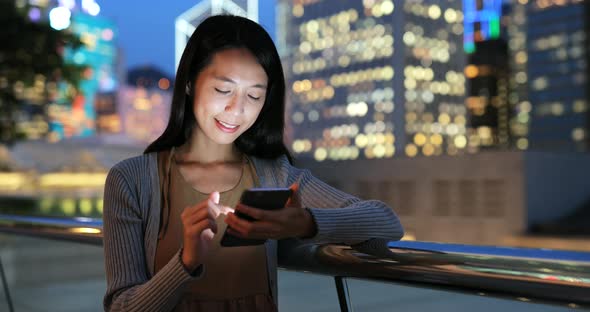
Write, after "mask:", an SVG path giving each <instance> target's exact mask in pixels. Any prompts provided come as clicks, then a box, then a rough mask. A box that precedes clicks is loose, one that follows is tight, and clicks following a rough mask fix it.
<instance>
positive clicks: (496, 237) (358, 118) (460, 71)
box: [0, 0, 590, 311]
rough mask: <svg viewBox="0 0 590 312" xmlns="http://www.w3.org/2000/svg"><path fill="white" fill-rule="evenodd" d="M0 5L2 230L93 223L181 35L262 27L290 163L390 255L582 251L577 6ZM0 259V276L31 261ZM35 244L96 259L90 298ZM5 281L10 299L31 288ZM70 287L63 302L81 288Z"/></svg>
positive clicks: (154, 101) (387, 1)
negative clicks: (380, 211)
mask: <svg viewBox="0 0 590 312" xmlns="http://www.w3.org/2000/svg"><path fill="white" fill-rule="evenodd" d="M0 6H1V8H0V23H1V26H2V27H0V42H1V44H0V214H22V215H39V216H56V217H59V216H61V217H83V218H101V216H102V206H103V202H102V192H103V185H104V181H105V178H106V174H107V172H108V170H109V168H110V167H111V166H113V165H114V164H115V163H117V162H118V161H120V160H122V159H125V158H128V157H132V156H134V155H138V154H140V153H142V151H143V149H144V148H145V147H146V146H147V145H148V144H149V143H150V142H151V141H152V140H154V139H155V138H156V137H158V136H159V135H160V134H161V132H162V131H163V130H164V128H165V126H166V124H167V121H168V115H169V111H170V102H171V97H172V87H173V85H174V76H175V67H176V65H177V64H178V62H179V59H180V55H181V53H182V51H183V49H184V46H185V44H186V42H187V40H188V37H189V36H190V35H191V34H192V32H193V31H194V29H195V26H196V25H198V24H199V22H200V21H202V20H203V19H204V18H206V17H207V16H209V15H212V14H221V13H230V14H236V15H242V16H247V17H248V18H250V19H252V20H255V21H257V22H259V23H260V24H261V25H262V26H263V27H264V28H265V29H266V30H267V31H268V32H269V33H270V35H271V36H272V38H273V40H274V41H275V43H276V45H277V47H278V49H279V53H280V55H281V57H282V60H283V67H284V70H285V75H286V78H287V82H288V83H287V89H288V90H287V116H286V120H287V129H286V140H287V143H288V146H289V148H290V149H291V151H292V152H293V154H294V155H295V157H296V165H297V166H299V167H306V168H310V169H311V170H312V172H313V173H314V175H316V176H318V177H319V178H321V179H323V180H324V181H326V182H328V183H329V184H331V185H332V186H334V187H337V188H339V189H342V190H344V191H346V192H349V193H352V194H355V195H358V196H360V197H362V198H367V199H369V198H371V199H380V200H383V201H385V202H387V203H388V204H390V205H391V206H392V207H393V208H394V210H395V211H396V213H397V214H398V215H399V216H400V218H401V220H402V223H403V224H404V226H405V229H406V236H405V237H404V240H419V241H433V242H435V241H439V242H446V243H464V244H481V245H503V246H518V247H533V248H549V249H566V250H576V251H590V240H589V238H590V182H589V178H588V177H589V176H590V153H589V152H590V136H589V129H590V112H589V107H588V101H589V90H590V89H589V83H590V82H589V77H590V76H589V75H590V68H589V66H588V65H589V61H590V53H589V52H590V51H589V47H590V43H589V40H588V35H589V34H590V24H589V22H588V21H589V20H590V19H589V17H590V4H588V3H587V2H585V1H582V0H505V1H502V0H463V1H460V0H450V1H430V0H414V1H401V0H339V1H335V0H290V1H286V0H268V1H267V0H241V1H240V0H235V1H229V0H225V1H224V0H203V1H174V2H166V3H165V2H163V1H160V2H149V3H146V2H144V1H139V0H130V1H115V0H59V1H57V0H2V1H0ZM0 243H2V244H3V246H8V247H10V248H8V247H6V248H5V247H3V248H2V249H0V257H1V258H2V259H3V260H4V261H5V262H7V263H9V264H8V265H7V264H6V263H5V265H7V266H10V264H12V265H13V268H16V267H17V264H18V265H21V264H22V263H26V261H28V260H26V259H31V257H32V258H34V256H32V255H34V254H35V253H36V252H39V246H41V245H43V244H45V243H43V244H40V241H39V240H34V239H33V240H27V239H15V238H11V237H9V236H0ZM47 246H50V247H47V249H51V250H56V252H55V259H54V261H55V263H60V264H63V262H68V261H71V259H73V258H76V259H78V258H84V257H87V258H84V259H87V260H89V261H91V262H92V261H94V262H95V263H94V265H87V266H85V269H84V270H87V272H90V273H88V274H91V275H92V274H95V275H96V276H99V277H98V278H97V279H96V281H95V284H92V282H89V283H90V284H88V285H86V284H84V285H86V286H87V287H90V289H96V288H99V289H100V288H101V287H103V286H104V285H103V283H104V282H103V280H102V278H103V277H102V274H104V272H103V268H102V259H100V258H101V257H102V254H101V253H100V252H97V251H96V249H92V248H90V247H88V248H89V250H88V251H86V250H85V249H84V248H80V249H76V250H75V251H72V248H71V246H66V245H64V246H62V247H63V248H61V249H60V248H59V247H55V246H54V245H47ZM66 251H67V252H66ZM72 257H73V258H72ZM6 259H7V260H6ZM23 261H24V262H23ZM29 261H32V260H29ZM87 262H88V261H87ZM28 265H29V266H28V267H30V266H31V265H33V264H31V263H29V264H28ZM88 268H91V269H88ZM56 270H57V271H50V272H54V273H55V275H56V276H62V277H63V276H64V275H63V274H66V273H67V272H68V271H69V270H67V269H64V268H62V269H61V271H60V270H59V269H56ZM88 270H89V271H88ZM17 271H18V270H17V269H13V273H11V271H10V268H9V269H8V275H9V277H11V275H10V274H12V277H11V278H12V281H13V282H15V283H24V285H26V284H27V281H28V279H27V278H30V279H31V281H33V280H35V278H38V277H36V276H35V274H34V272H30V274H31V276H30V277H27V273H22V272H21V273H18V274H17V273H14V272H17ZM21 271H22V270H21ZM25 271H26V270H25ZM74 271H75V270H74ZM72 274H73V275H72V276H74V277H75V276H79V275H80V274H79V273H75V274H74V273H72ZM95 275H92V276H95ZM17 276H18V278H17ZM33 276H35V277H33ZM74 277H73V278H74ZM49 279H50V278H48V280H49ZM74 279H75V278H74ZM80 280H84V281H88V279H87V278H80ZM72 285H74V286H71V289H70V290H67V288H66V290H60V292H63V291H66V292H67V291H74V290H76V289H77V290H78V291H80V290H81V289H84V286H81V284H72ZM55 291H56V290H55V289H54V290H52V291H49V292H48V293H43V294H45V295H47V296H52V295H53V292H55ZM23 296H25V294H24V293H23ZM39 296H42V295H41V294H40V295H39ZM31 309H32V308H31ZM24 310H26V309H24ZM32 310H34V309H32ZM75 310H78V309H75V308H74V309H73V311H75ZM328 310H330V309H328Z"/></svg>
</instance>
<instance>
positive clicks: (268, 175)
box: [250, 155, 302, 186]
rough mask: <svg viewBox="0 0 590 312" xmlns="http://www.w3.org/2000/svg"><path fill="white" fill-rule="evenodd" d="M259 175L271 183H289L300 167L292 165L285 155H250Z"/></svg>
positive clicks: (299, 170)
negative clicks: (266, 156)
mask: <svg viewBox="0 0 590 312" xmlns="http://www.w3.org/2000/svg"><path fill="white" fill-rule="evenodd" d="M250 158H251V159H252V161H253V162H254V165H255V167H256V170H257V172H258V174H259V176H262V177H263V178H264V180H265V181H267V182H268V183H270V184H271V185H279V186H280V185H289V184H290V183H291V182H292V180H294V177H296V176H298V175H299V174H300V173H301V171H302V170H301V169H298V168H296V167H294V166H293V165H292V164H291V163H290V162H289V159H288V158H287V156H286V155H281V156H279V157H276V158H260V157H252V156H250Z"/></svg>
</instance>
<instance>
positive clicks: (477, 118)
mask: <svg viewBox="0 0 590 312" xmlns="http://www.w3.org/2000/svg"><path fill="white" fill-rule="evenodd" d="M463 12H464V14H465V19H464V22H463V23H464V26H465V32H464V35H463V38H464V42H463V47H464V50H465V52H466V53H467V54H468V63H469V64H468V65H467V66H466V67H465V72H464V73H465V76H466V78H467V99H466V101H465V105H466V107H467V111H468V118H467V119H468V125H467V133H468V145H469V148H470V150H472V151H477V150H479V149H481V148H497V147H503V148H509V147H510V127H509V119H510V116H511V108H510V105H509V103H508V93H509V89H508V79H509V76H510V69H509V66H508V44H507V40H506V38H507V32H506V27H505V26H506V21H507V19H506V18H504V16H505V15H506V14H509V7H508V6H502V1H501V0H483V1H481V0H480V1H477V0H464V1H463Z"/></svg>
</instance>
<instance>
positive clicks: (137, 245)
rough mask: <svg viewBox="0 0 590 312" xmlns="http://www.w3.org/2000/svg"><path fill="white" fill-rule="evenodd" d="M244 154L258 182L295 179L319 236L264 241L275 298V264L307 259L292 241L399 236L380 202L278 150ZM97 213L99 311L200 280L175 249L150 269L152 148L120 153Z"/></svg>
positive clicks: (153, 305) (133, 304)
mask: <svg viewBox="0 0 590 312" xmlns="http://www.w3.org/2000/svg"><path fill="white" fill-rule="evenodd" d="M250 159H251V160H252V162H253V164H254V168H255V169H256V174H257V176H258V179H259V182H260V185H261V186H262V187H286V186H289V185H291V184H292V183H293V182H295V181H299V192H300V195H301V202H302V205H303V206H304V207H309V208H310V212H311V214H312V215H313V218H314V220H315V222H316V225H317V235H315V236H314V237H313V238H310V239H306V240H300V239H287V240H280V241H278V242H277V241H276V240H268V241H267V243H266V251H267V264H268V265H267V267H268V273H269V274H268V276H269V283H270V288H271V293H272V296H273V298H274V300H275V302H277V298H278V296H277V265H278V264H280V263H281V262H282V261H286V260H287V259H289V258H290V257H291V258H292V257H306V255H301V254H295V252H294V251H295V250H296V247H297V246H302V245H303V244H309V243H313V244H317V243H344V244H348V245H353V244H359V243H368V242H376V241H381V242H382V241H383V240H399V239H400V238H401V237H402V236H403V228H402V226H401V224H400V221H399V219H398V218H397V216H396V214H395V213H394V212H393V210H392V209H391V208H390V207H388V206H387V205H386V204H384V203H383V202H381V201H377V200H361V199H359V198H357V197H354V196H352V195H349V194H346V193H344V192H342V191H339V190H337V189H335V188H332V187H330V186H329V185H327V184H325V183H324V182H322V181H320V180H319V179H317V178H315V177H313V176H312V175H311V173H310V172H309V170H302V169H298V168H295V167H293V166H292V165H291V164H290V163H289V162H288V160H287V158H286V157H284V156H282V157H279V158H277V159H271V160H269V159H262V158H256V157H250ZM330 208H338V209H330ZM103 218H104V255H105V266H106V277H107V290H106V294H105V297H104V302H103V303H104V309H105V311H142V312H145V311H170V310H172V309H173V307H174V306H175V305H176V304H177V302H178V300H179V299H180V296H181V295H182V289H183V285H185V284H186V283H187V282H189V281H192V280H196V279H198V278H199V277H200V275H201V274H202V272H200V273H197V274H195V275H196V276H195V275H190V274H189V273H188V272H187V271H186V270H185V269H184V267H183V266H182V263H181V261H180V257H179V253H177V255H176V256H175V257H173V258H172V259H171V260H170V262H168V264H167V265H166V266H164V267H163V268H162V269H161V270H160V271H158V273H157V274H154V261H155V254H156V245H157V241H158V230H159V224H160V185H159V177H158V161H157V153H149V154H144V155H141V156H137V157H133V158H130V159H126V160H124V161H122V162H120V163H118V164H116V165H115V166H114V167H113V168H111V170H110V171H109V173H108V175H107V179H106V184H105V193H104V213H103ZM301 249H302V248H299V249H298V250H301ZM307 256H309V255H307ZM206 269H207V268H204V270H206Z"/></svg>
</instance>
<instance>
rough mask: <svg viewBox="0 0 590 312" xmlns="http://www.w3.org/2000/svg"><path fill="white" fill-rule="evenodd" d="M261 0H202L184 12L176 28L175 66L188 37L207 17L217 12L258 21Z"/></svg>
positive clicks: (178, 61) (178, 19) (175, 24)
mask: <svg viewBox="0 0 590 312" xmlns="http://www.w3.org/2000/svg"><path fill="white" fill-rule="evenodd" d="M258 4H259V0H202V1H200V2H199V3H198V4H196V5H195V6H193V7H192V8H190V9H188V10H187V11H185V12H183V13H182V14H181V15H180V16H178V17H177V18H176V21H175V23H174V29H175V34H176V38H175V55H176V62H175V65H174V67H175V68H177V67H178V63H180V57H181V56H182V52H183V51H184V47H185V46H186V43H187V42H188V38H190V36H191V35H192V34H193V32H194V31H195V28H196V26H197V25H199V23H201V22H202V21H203V20H204V19H205V18H207V17H208V16H211V15H216V14H233V15H239V16H244V17H247V18H249V19H251V20H253V21H255V22H258V15H259V10H258V9H259V8H258Z"/></svg>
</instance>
